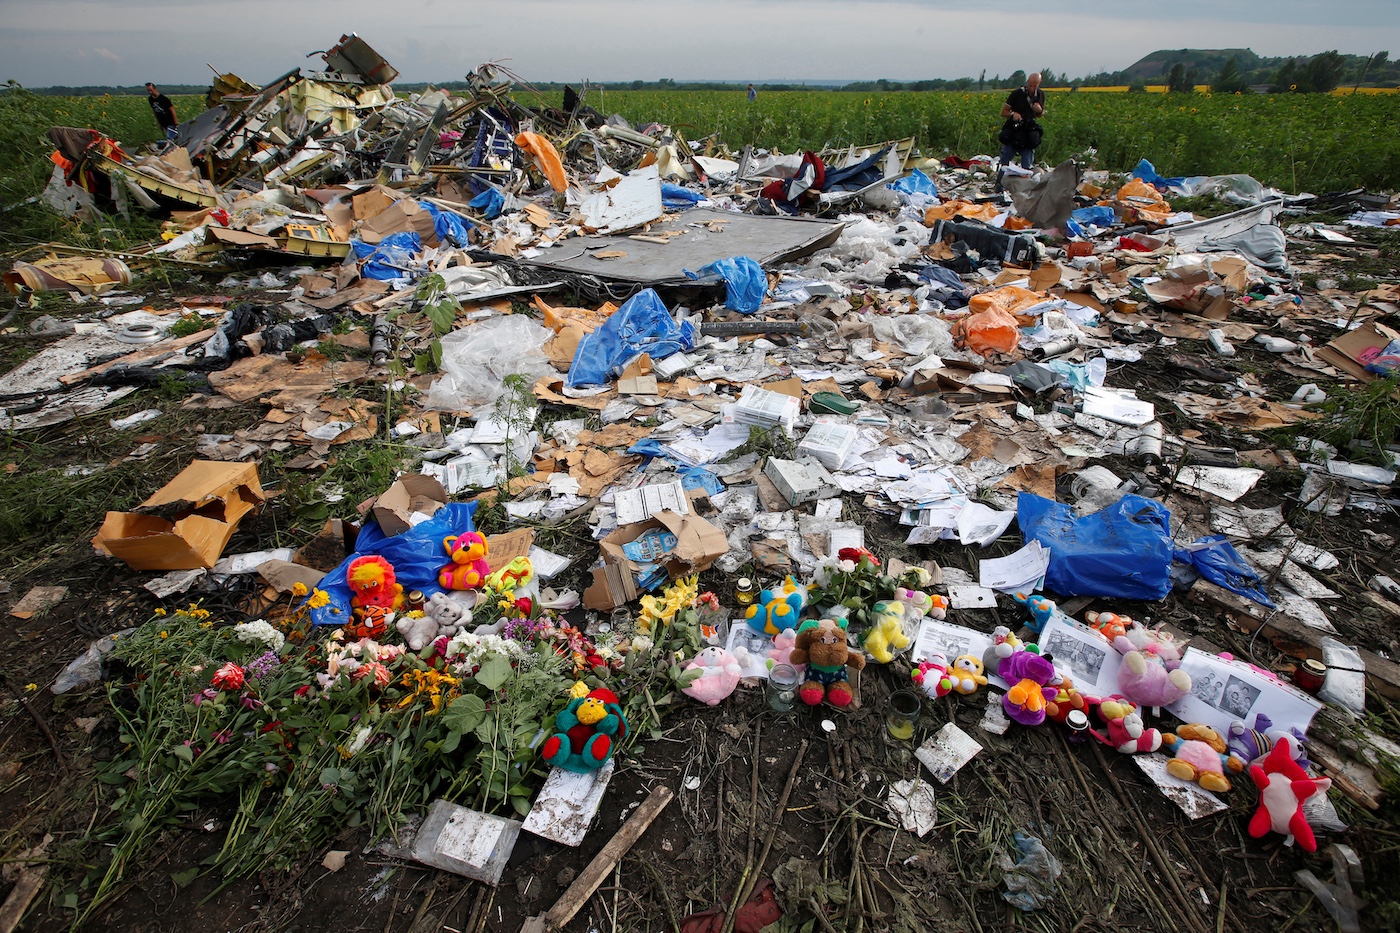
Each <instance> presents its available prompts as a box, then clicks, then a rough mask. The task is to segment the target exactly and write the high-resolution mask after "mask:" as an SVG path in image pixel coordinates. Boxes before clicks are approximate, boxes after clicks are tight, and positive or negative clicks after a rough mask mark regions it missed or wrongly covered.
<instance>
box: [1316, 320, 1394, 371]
mask: <svg viewBox="0 0 1400 933" xmlns="http://www.w3.org/2000/svg"><path fill="white" fill-rule="evenodd" d="M1396 339H1400V332H1397V331H1395V330H1394V329H1392V328H1390V327H1387V326H1386V325H1385V324H1382V323H1381V322H1380V321H1367V322H1366V323H1365V324H1362V325H1361V326H1360V327H1358V328H1356V330H1351V331H1347V332H1346V333H1345V334H1342V336H1340V337H1338V338H1337V339H1336V340H1333V341H1332V342H1331V343H1329V344H1327V345H1326V346H1325V347H1322V348H1320V349H1319V350H1318V351H1317V355H1318V356H1319V357H1320V358H1321V359H1322V360H1323V362H1325V363H1327V364H1328V365H1329V366H1335V367H1336V368H1337V369H1340V370H1341V371H1342V372H1344V373H1346V374H1347V375H1349V376H1352V377H1354V378H1356V379H1360V380H1361V381H1362V382H1370V381H1371V380H1372V379H1376V378H1378V377H1377V376H1376V374H1375V373H1373V372H1368V371H1367V369H1366V366H1365V364H1364V363H1362V362H1361V357H1362V356H1363V355H1365V354H1366V352H1367V351H1368V350H1380V349H1384V348H1385V347H1387V346H1388V345H1389V344H1390V342H1391V341H1392V340H1396Z"/></svg>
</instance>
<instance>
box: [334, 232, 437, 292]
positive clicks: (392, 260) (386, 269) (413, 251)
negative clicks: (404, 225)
mask: <svg viewBox="0 0 1400 933" xmlns="http://www.w3.org/2000/svg"><path fill="white" fill-rule="evenodd" d="M350 249H351V250H352V251H354V253H355V258H356V259H358V260H361V261H363V263H364V264H363V265H362V266H360V276H361V278H366V279H378V280H379V281H381V282H388V281H390V280H391V279H401V278H404V277H405V276H408V275H412V274H413V273H412V271H411V270H410V269H409V268H408V263H409V262H410V261H411V260H412V259H413V257H414V256H417V255H418V254H419V253H421V252H423V241H422V240H420V239H419V238H418V234H416V233H414V232H413V231H412V230H404V231H403V232H401V233H391V234H389V235H388V236H386V237H385V238H384V239H382V240H380V241H379V243H378V244H370V243H366V242H365V241H363V240H351V241H350Z"/></svg>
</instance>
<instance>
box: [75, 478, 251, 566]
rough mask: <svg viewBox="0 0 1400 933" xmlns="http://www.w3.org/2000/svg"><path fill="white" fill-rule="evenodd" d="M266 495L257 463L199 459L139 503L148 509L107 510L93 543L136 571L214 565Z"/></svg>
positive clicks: (101, 551) (103, 552) (102, 551)
mask: <svg viewBox="0 0 1400 933" xmlns="http://www.w3.org/2000/svg"><path fill="white" fill-rule="evenodd" d="M263 498H264V497H263V491H262V484H261V483H260V482H259V480H258V467H257V464H255V463H221V462H217V461H211V460H196V461H194V462H193V463H191V464H190V465H189V466H187V467H185V469H183V470H181V471H180V473H179V475H177V476H176V477H175V478H174V479H172V480H171V481H170V482H168V483H166V484H165V486H163V487H162V488H161V489H160V491H159V492H157V493H156V494H155V495H153V496H151V498H149V499H147V500H146V501H145V502H143V503H141V504H140V505H139V506H138V508H140V509H145V510H148V511H145V512H108V513H107V518H106V520H105V521H103V522H102V527H101V528H99V529H98V531H97V535H96V537H94V538H93V539H92V546H93V547H94V548H96V549H97V550H98V551H99V552H100V553H102V554H105V555H107V556H109V557H117V558H120V559H122V560H124V561H126V563H127V566H129V567H131V568H132V569H133V570H194V569H196V568H199V567H205V568H208V567H213V566H214V562H215V561H217V560H218V559H219V556H220V555H221V554H222V553H223V551H224V547H225V546H226V545H227V544H228V542H229V539H230V538H232V537H233V532H234V529H236V528H237V527H238V523H239V521H241V520H242V518H243V516H244V515H247V514H248V513H249V512H251V511H253V510H254V509H255V508H257V507H258V505H260V504H261V503H262V501H263Z"/></svg>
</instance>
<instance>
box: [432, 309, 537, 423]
mask: <svg viewBox="0 0 1400 933" xmlns="http://www.w3.org/2000/svg"><path fill="white" fill-rule="evenodd" d="M551 336H553V334H552V333H551V332H550V331H549V330H547V329H546V328H544V327H541V326H540V325H539V324H537V323H535V322H534V321H532V320H530V318H528V317H526V316H525V315H523V314H506V315H502V316H500V317H493V318H487V319H486V320H484V321H482V322H480V323H479V324H473V325H471V326H470V327H464V328H462V329H460V330H455V331H453V332H452V333H450V334H448V335H447V336H446V337H444V338H442V365H441V366H440V367H439V372H440V373H441V375H440V376H439V377H438V378H437V379H435V380H433V384H432V386H430V387H429V389H428V391H427V393H426V395H424V398H423V402H424V407H425V408H427V409H428V410H430V411H473V410H477V409H481V408H484V407H486V406H488V405H491V404H493V403H494V402H495V401H496V399H498V398H500V397H501V395H502V393H503V392H504V391H505V379H506V377H507V376H511V375H516V374H519V375H523V376H525V378H526V379H527V380H528V381H529V383H530V385H532V386H533V385H534V383H535V381H536V380H538V379H539V378H540V377H541V376H543V375H546V374H547V373H551V372H553V371H554V369H553V367H552V366H550V364H549V357H547V356H546V355H545V353H544V350H543V349H541V348H542V347H543V346H544V342H545V341H546V340H547V339H549V338H550V337H551Z"/></svg>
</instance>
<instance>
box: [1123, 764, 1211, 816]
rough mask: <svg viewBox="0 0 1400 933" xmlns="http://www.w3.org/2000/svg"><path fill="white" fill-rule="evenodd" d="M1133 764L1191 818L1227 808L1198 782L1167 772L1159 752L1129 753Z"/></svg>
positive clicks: (1163, 794) (1164, 795) (1208, 814)
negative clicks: (1147, 753) (1184, 779)
mask: <svg viewBox="0 0 1400 933" xmlns="http://www.w3.org/2000/svg"><path fill="white" fill-rule="evenodd" d="M1129 757H1131V758H1132V759H1133V764H1135V765H1137V766H1138V767H1139V768H1141V769H1142V773H1143V774H1145V775H1147V777H1148V779H1149V780H1151V781H1152V783H1153V784H1156V785H1157V789H1158V790H1160V791H1161V792H1162V796H1163V797H1166V798H1167V799H1168V800H1170V801H1171V802H1172V803H1174V804H1176V805H1177V806H1178V807H1180V808H1181V812H1182V813H1185V814H1186V815H1187V816H1189V817H1190V818H1191V819H1193V820H1198V819H1200V818H1201V817H1203V816H1210V815H1211V814H1212V813H1219V812H1220V811H1221V810H1225V809H1228V808H1227V807H1226V806H1225V803H1224V802H1223V801H1222V800H1221V799H1220V798H1219V797H1217V796H1215V795H1214V794H1212V793H1211V792H1210V791H1208V790H1206V789H1205V788H1204V787H1202V786H1201V785H1199V784H1196V783H1193V782H1191V781H1183V780H1182V779H1181V778H1178V777H1173V776H1172V775H1170V774H1168V773H1167V757H1166V756H1165V755H1163V754H1161V753H1159V752H1153V753H1152V754H1150V755H1130V756H1129Z"/></svg>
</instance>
